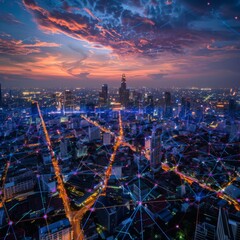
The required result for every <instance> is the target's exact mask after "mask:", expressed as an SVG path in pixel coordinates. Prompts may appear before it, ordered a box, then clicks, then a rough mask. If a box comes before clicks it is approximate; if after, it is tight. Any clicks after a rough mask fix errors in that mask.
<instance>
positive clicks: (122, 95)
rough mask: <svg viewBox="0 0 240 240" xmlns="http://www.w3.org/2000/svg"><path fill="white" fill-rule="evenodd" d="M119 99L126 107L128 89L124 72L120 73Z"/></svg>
mask: <svg viewBox="0 0 240 240" xmlns="http://www.w3.org/2000/svg"><path fill="white" fill-rule="evenodd" d="M119 100H120V103H121V104H122V105H123V106H124V107H127V105H128V102H129V89H127V83H126V75H125V74H124V73H123V74H122V81H121V87H120V88H119Z"/></svg>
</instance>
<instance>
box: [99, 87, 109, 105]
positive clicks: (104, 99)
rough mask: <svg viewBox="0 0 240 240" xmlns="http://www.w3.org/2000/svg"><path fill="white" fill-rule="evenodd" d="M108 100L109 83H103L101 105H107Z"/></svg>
mask: <svg viewBox="0 0 240 240" xmlns="http://www.w3.org/2000/svg"><path fill="white" fill-rule="evenodd" d="M107 102H108V85H107V84H103V85H102V91H101V92H100V93H99V103H100V105H107Z"/></svg>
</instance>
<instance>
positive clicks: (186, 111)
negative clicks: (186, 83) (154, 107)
mask: <svg viewBox="0 0 240 240" xmlns="http://www.w3.org/2000/svg"><path fill="white" fill-rule="evenodd" d="M190 108H191V103H190V98H185V97H182V101H181V112H180V117H182V118H185V117H187V116H189V115H190V114H191V112H190Z"/></svg>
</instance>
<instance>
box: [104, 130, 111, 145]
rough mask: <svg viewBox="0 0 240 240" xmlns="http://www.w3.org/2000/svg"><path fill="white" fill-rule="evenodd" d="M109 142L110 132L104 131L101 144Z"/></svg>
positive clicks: (108, 143)
mask: <svg viewBox="0 0 240 240" xmlns="http://www.w3.org/2000/svg"><path fill="white" fill-rule="evenodd" d="M110 144H111V134H110V133H104V134H103V145H110Z"/></svg>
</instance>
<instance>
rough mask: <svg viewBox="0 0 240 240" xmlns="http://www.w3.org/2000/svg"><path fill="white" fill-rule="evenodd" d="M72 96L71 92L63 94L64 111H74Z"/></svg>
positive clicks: (67, 91)
mask: <svg viewBox="0 0 240 240" xmlns="http://www.w3.org/2000/svg"><path fill="white" fill-rule="evenodd" d="M74 106H75V104H74V95H73V93H72V91H70V90H66V91H65V93H64V108H65V111H73V110H74Z"/></svg>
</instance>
